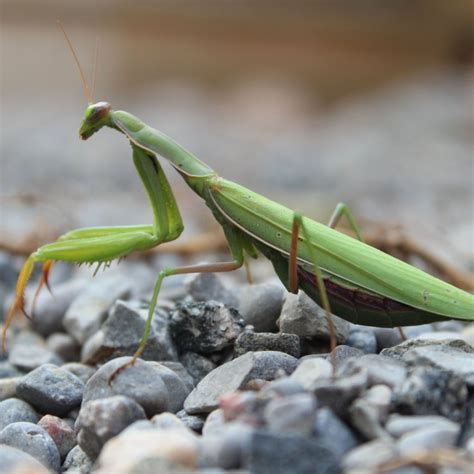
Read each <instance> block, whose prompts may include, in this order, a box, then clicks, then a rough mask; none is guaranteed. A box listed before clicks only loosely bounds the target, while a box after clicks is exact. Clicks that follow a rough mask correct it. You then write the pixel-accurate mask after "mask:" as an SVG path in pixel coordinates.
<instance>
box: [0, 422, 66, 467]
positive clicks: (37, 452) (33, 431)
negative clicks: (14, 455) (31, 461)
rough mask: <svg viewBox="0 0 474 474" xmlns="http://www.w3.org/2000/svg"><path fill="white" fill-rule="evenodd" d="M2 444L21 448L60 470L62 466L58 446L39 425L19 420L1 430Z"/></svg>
mask: <svg viewBox="0 0 474 474" xmlns="http://www.w3.org/2000/svg"><path fill="white" fill-rule="evenodd" d="M0 444H6V445H8V446H11V447H13V448H17V449H21V450H22V451H24V452H25V453H28V454H30V455H31V456H33V457H34V458H35V459H37V460H38V461H39V462H41V463H42V464H43V465H44V466H46V467H47V468H49V469H52V470H53V471H55V472H57V471H59V468H60V466H61V463H60V457H59V452H58V448H57V447H56V444H55V443H54V441H53V440H52V439H51V436H49V434H48V433H46V431H45V430H44V429H43V428H41V427H40V426H38V425H35V424H33V423H28V422H26V421H19V422H17V423H12V424H10V425H8V426H7V427H5V428H3V430H2V431H0Z"/></svg>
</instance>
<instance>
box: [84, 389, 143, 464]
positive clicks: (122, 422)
mask: <svg viewBox="0 0 474 474" xmlns="http://www.w3.org/2000/svg"><path fill="white" fill-rule="evenodd" d="M144 419H146V415H145V412H144V410H143V408H142V407H141V406H140V405H139V404H138V403H137V402H136V401H135V400H133V399H131V398H129V397H124V396H122V395H117V396H114V397H109V398H102V399H99V400H92V401H90V402H87V403H84V405H83V406H82V407H81V411H80V413H79V417H78V419H77V421H76V428H77V429H78V430H79V432H78V436H77V440H78V444H79V446H80V447H81V448H82V450H83V451H84V452H85V453H86V454H87V456H89V457H90V458H91V459H95V458H96V457H97V456H98V455H99V453H100V450H101V449H102V446H103V445H104V444H105V443H106V442H107V441H108V440H109V439H111V438H113V437H114V436H116V435H118V434H119V433H120V432H121V431H123V430H124V429H125V428H126V427H127V426H129V425H130V424H131V423H133V422H134V421H137V420H144Z"/></svg>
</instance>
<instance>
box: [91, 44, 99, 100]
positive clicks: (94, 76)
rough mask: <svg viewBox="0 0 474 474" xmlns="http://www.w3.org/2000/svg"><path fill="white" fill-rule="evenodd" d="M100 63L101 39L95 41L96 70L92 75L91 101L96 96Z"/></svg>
mask: <svg viewBox="0 0 474 474" xmlns="http://www.w3.org/2000/svg"><path fill="white" fill-rule="evenodd" d="M98 61H99V38H98V37H97V38H96V39H95V49H94V69H93V73H92V87H91V100H93V99H94V94H95V83H96V79H97V66H98Z"/></svg>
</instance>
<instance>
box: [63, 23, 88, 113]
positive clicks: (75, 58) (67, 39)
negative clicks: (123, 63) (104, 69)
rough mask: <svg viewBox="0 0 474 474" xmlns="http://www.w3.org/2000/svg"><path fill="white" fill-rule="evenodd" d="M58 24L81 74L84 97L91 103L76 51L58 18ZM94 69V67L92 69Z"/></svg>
mask: <svg viewBox="0 0 474 474" xmlns="http://www.w3.org/2000/svg"><path fill="white" fill-rule="evenodd" d="M58 25H59V28H61V31H62V32H63V35H64V37H65V38H66V42H67V44H68V46H69V50H70V51H71V53H72V55H73V57H74V61H75V62H76V64H77V67H78V69H79V74H80V75H81V82H82V87H83V89H84V94H85V96H86V99H87V101H88V103H89V104H92V95H91V91H90V89H89V86H88V85H87V81H86V77H85V76H84V71H83V70H82V67H81V63H80V62H79V58H78V57H77V54H76V52H75V51H74V48H73V47H72V43H71V40H70V39H69V36H68V35H67V33H66V30H65V29H64V27H63V25H62V23H61V21H60V20H58ZM94 70H95V69H94ZM94 82H95V79H94Z"/></svg>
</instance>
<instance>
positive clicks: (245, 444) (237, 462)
mask: <svg viewBox="0 0 474 474" xmlns="http://www.w3.org/2000/svg"><path fill="white" fill-rule="evenodd" d="M253 432H254V429H253V428H252V427H251V426H249V425H246V424H244V423H240V422H235V421H234V422H232V423H228V424H227V425H225V429H224V431H223V433H222V434H221V435H220V443H219V444H218V449H217V453H216V457H217V464H218V466H220V467H222V468H223V469H226V470H228V469H239V468H241V467H243V465H244V463H245V461H246V459H247V458H248V456H249V452H250V449H251V443H252V436H253ZM203 439H204V440H205V439H207V438H203Z"/></svg>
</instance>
